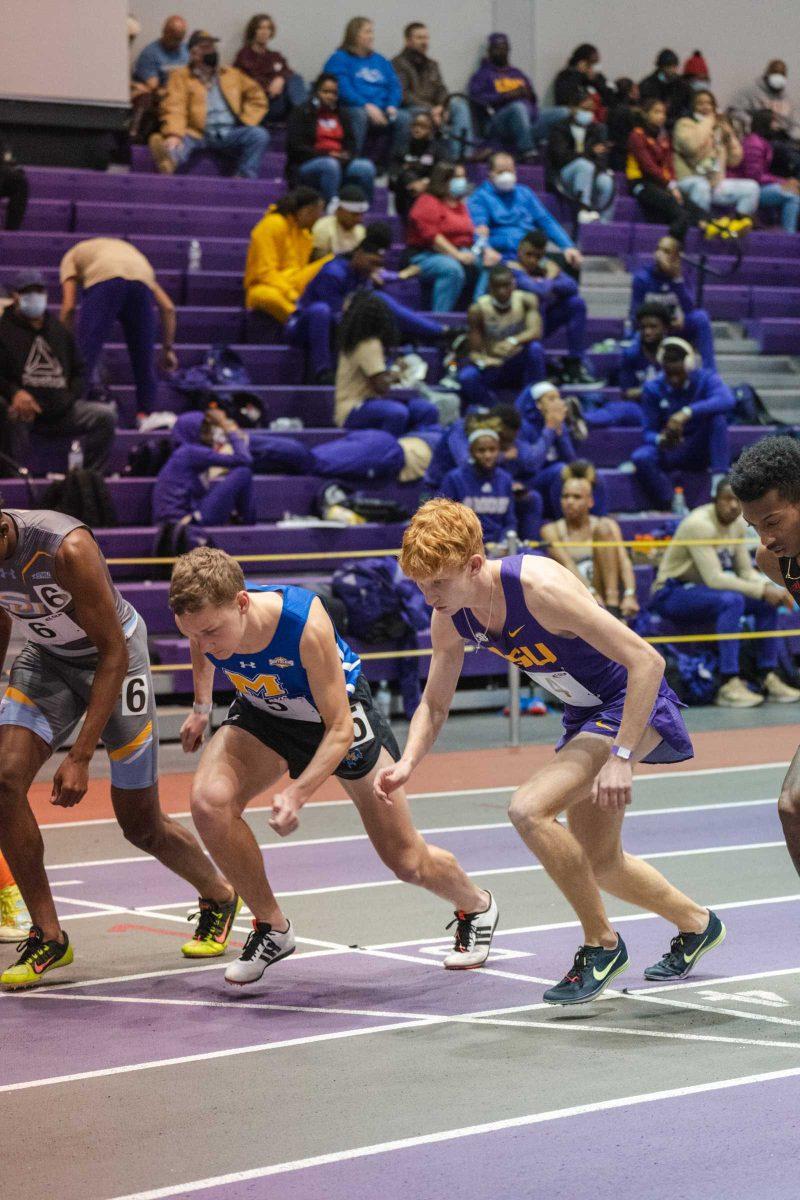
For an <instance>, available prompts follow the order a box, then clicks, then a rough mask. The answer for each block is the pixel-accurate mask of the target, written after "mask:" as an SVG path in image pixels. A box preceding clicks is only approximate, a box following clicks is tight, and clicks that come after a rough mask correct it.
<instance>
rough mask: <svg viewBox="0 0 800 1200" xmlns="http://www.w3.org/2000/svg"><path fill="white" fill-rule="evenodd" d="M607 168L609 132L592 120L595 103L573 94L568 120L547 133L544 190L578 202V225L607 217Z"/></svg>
mask: <svg viewBox="0 0 800 1200" xmlns="http://www.w3.org/2000/svg"><path fill="white" fill-rule="evenodd" d="M607 167H608V132H607V130H606V127H605V125H601V124H599V123H598V122H597V121H595V118H594V99H593V97H592V96H591V95H590V94H589V93H588V92H587V91H585V90H583V89H582V90H581V91H579V92H576V93H573V95H572V96H571V97H570V102H569V116H568V117H567V119H566V120H565V121H559V122H558V124H557V125H554V126H553V128H552V129H551V130H550V137H549V139H548V142H547V168H546V169H547V186H548V187H549V188H550V189H551V190H552V191H556V190H558V191H561V192H563V193H564V194H565V195H567V196H569V197H570V198H571V199H573V200H575V201H577V202H578V204H579V205H580V210H579V212H578V220H579V222H581V224H587V223H588V222H590V221H596V220H597V219H598V217H599V216H600V215H601V214H602V213H610V211H611V204H612V202H613V199H614V177H613V175H611V174H610V172H609V171H608V170H607Z"/></svg>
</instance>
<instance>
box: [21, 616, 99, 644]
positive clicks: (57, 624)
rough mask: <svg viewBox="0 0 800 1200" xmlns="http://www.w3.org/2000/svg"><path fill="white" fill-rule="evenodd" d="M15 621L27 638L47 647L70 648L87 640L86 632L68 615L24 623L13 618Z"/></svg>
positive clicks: (47, 617) (45, 617) (46, 617)
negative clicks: (72, 644)
mask: <svg viewBox="0 0 800 1200" xmlns="http://www.w3.org/2000/svg"><path fill="white" fill-rule="evenodd" d="M13 620H14V622H15V623H16V626H17V628H18V629H19V630H20V632H21V633H23V634H24V636H25V637H27V638H30V640H31V641H32V642H38V643H39V644H40V645H42V646H45V647H46V646H68V645H69V644H70V642H80V641H84V640H85V638H86V631H85V630H83V629H81V627H80V625H76V623H75V622H74V621H73V620H72V617H68V616H67V615H66V613H51V614H49V615H46V616H43V617H36V618H35V619H34V620H33V621H23V620H22V619H21V618H20V617H13Z"/></svg>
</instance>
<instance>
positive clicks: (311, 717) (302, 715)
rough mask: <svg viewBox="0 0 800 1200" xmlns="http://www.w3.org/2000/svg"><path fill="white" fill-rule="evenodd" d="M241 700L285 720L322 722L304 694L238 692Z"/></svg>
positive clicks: (318, 723) (317, 723)
mask: <svg viewBox="0 0 800 1200" xmlns="http://www.w3.org/2000/svg"><path fill="white" fill-rule="evenodd" d="M240 695H241V697H242V699H243V700H246V701H247V703H248V704H254V705H255V707H256V708H260V709H261V711H262V712H266V713H272V715H273V717H281V718H282V719H283V720H285V721H312V722H314V724H316V725H320V724H322V717H321V716H320V715H319V713H318V712H317V710H316V709H315V708H314V705H313V704H311V703H310V702H309V701H308V700H306V698H305V696H275V697H274V698H273V697H264V696H256V695H254V694H253V693H252V692H240Z"/></svg>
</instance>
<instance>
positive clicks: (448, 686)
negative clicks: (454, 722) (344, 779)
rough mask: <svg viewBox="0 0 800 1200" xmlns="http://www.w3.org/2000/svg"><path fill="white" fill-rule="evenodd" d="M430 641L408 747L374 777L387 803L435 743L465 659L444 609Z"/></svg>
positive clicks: (377, 791) (434, 623)
mask: <svg viewBox="0 0 800 1200" xmlns="http://www.w3.org/2000/svg"><path fill="white" fill-rule="evenodd" d="M431 645H432V647H433V655H432V657H431V661H430V666H429V668H428V680H427V683H426V684H425V691H424V692H423V693H422V699H421V700H420V703H419V708H418V709H417V711H416V712H415V713H414V716H413V717H412V719H411V725H410V726H409V730H408V738H407V739H406V748H405V750H404V751H403V754H402V757H401V758H400V759H399V760H398V762H396V763H393V764H392V766H391V767H384V769H383V770H382V771H380V772H379V774H378V776H377V778H376V780H375V795H376V796H377V797H378V799H379V800H383V801H385V802H386V803H391V799H390V796H391V793H392V792H393V791H395V790H396V789H397V788H399V787H402V786H403V784H405V783H406V782H407V781H408V779H409V777H410V775H411V773H412V771H413V770H414V769H415V768H416V767H417V766H418V765H419V763H421V762H422V760H423V758H424V757H425V755H426V754H427V753H428V751H429V750H430V749H431V747H432V746H433V744H434V742H435V741H436V739H437V737H438V736H439V732H440V730H441V728H442V726H443V725H444V723H445V721H446V720H447V714H448V713H449V712H450V705H451V704H452V702H453V696H454V694H455V690H456V686H457V685H458V679H459V676H460V674H461V667H462V665H463V663H464V642H463V640H462V638H461V635H460V634H459V632H458V630H457V629H456V627H455V625H454V624H453V622H452V621H451V620H450V618H449V617H448V616H445V615H444V614H443V613H438V612H434V614H433V620H432V621H431Z"/></svg>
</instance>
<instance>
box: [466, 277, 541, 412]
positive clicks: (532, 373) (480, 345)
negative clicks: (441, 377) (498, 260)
mask: <svg viewBox="0 0 800 1200" xmlns="http://www.w3.org/2000/svg"><path fill="white" fill-rule="evenodd" d="M467 329H468V333H467V337H468V346H469V357H470V361H469V364H468V365H467V366H465V367H463V368H462V369H461V371H460V372H459V376H458V380H459V384H460V386H461V399H462V402H463V404H464V405H466V406H470V405H477V404H483V405H487V404H491V403H493V402H495V401H496V399H497V398H496V396H494V394H493V389H494V388H498V387H500V388H514V389H515V390H520V389H524V388H526V387H530V385H531V384H533V383H537V382H538V381H539V380H542V379H544V378H545V375H546V374H547V366H546V362H545V357H544V351H543V350H542V346H541V336H542V318H541V316H540V314H539V301H538V300H537V299H536V297H535V296H533V295H531V293H530V292H523V291H521V290H520V289H519V288H517V287H516V286H515V283H514V273H513V271H511V269H510V268H509V267H507V266H505V265H502V264H501V265H499V266H496V267H492V270H491V271H490V273H489V291H488V293H487V294H486V295H485V296H481V298H480V299H479V300H476V302H475V303H474V304H473V305H472V306H471V307H470V309H469V313H468V316H467Z"/></svg>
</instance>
